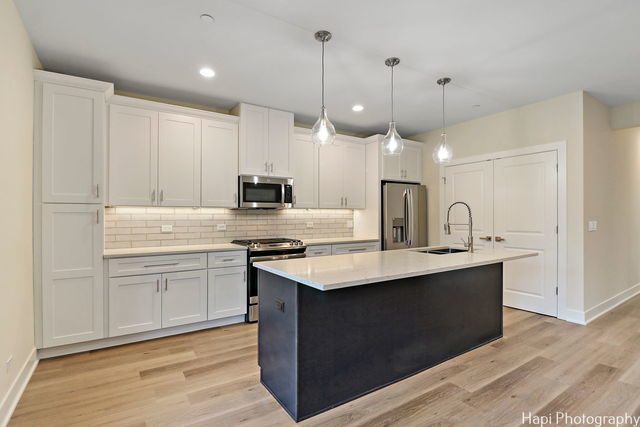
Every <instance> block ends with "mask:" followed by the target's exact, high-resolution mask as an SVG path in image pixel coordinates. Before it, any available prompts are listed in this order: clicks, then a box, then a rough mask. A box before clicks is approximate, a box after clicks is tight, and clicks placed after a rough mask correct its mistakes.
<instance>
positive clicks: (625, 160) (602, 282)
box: [584, 94, 640, 314]
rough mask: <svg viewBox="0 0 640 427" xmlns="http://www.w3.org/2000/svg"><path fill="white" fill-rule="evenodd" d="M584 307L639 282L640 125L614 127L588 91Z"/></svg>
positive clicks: (604, 108) (605, 107)
mask: <svg viewBox="0 0 640 427" xmlns="http://www.w3.org/2000/svg"><path fill="white" fill-rule="evenodd" d="M584 101H585V102H584V128H585V133H584V172H585V173H584V188H585V194H584V215H585V223H586V222H587V221H589V220H596V221H598V231H596V232H589V231H588V230H587V227H586V226H585V230H584V261H585V262H584V265H585V274H584V277H585V281H584V288H585V310H587V311H588V310H589V309H594V311H595V313H593V314H598V313H599V311H600V309H598V308H597V306H598V304H601V303H603V302H605V301H607V300H609V299H610V298H612V297H614V296H616V295H618V294H620V293H621V292H623V291H626V290H628V289H629V288H631V287H633V286H635V285H637V284H638V283H640V262H638V260H640V239H638V236H640V197H638V195H639V194H640V128H638V127H635V128H630V129H624V130H616V131H611V129H610V126H609V108H608V107H607V106H606V105H604V104H602V103H600V102H599V101H597V100H596V99H594V98H593V97H591V96H589V95H587V94H585V99H584Z"/></svg>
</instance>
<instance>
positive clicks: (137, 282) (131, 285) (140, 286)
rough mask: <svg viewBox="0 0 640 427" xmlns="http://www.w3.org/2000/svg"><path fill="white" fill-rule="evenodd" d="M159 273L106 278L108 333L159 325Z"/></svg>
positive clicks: (144, 328) (116, 334) (157, 327)
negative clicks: (107, 279) (107, 289)
mask: <svg viewBox="0 0 640 427" xmlns="http://www.w3.org/2000/svg"><path fill="white" fill-rule="evenodd" d="M161 282H162V275H161V274H148V275H144V276H129V277H113V278H111V279H109V336H110V337H115V336H118V335H126V334H135V333H137V332H145V331H152V330H154V329H159V328H161V327H162V294H161V293H160V284H161Z"/></svg>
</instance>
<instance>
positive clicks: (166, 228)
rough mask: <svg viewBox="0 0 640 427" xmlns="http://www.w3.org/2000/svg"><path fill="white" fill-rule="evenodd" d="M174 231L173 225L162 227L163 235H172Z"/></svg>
mask: <svg viewBox="0 0 640 427" xmlns="http://www.w3.org/2000/svg"><path fill="white" fill-rule="evenodd" d="M172 231H173V225H171V224H163V225H162V232H163V233H171V232H172Z"/></svg>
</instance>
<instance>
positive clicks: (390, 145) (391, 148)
mask: <svg viewBox="0 0 640 427" xmlns="http://www.w3.org/2000/svg"><path fill="white" fill-rule="evenodd" d="M384 63H385V65H386V66H387V67H391V121H390V122H389V131H388V132H387V134H386V135H385V136H384V138H382V142H381V144H382V154H383V155H385V156H399V155H400V153H402V149H403V148H404V143H403V142H402V138H400V134H398V131H397V130H396V122H395V120H394V118H393V67H395V66H396V65H398V64H399V63H400V58H395V57H394V58H387V60H386V61H384Z"/></svg>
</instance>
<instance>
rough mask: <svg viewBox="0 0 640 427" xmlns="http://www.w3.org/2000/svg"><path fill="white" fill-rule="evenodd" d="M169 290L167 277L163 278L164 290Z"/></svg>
mask: <svg viewBox="0 0 640 427" xmlns="http://www.w3.org/2000/svg"><path fill="white" fill-rule="evenodd" d="M168 290H169V278H165V279H164V291H165V292H167V291H168Z"/></svg>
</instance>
